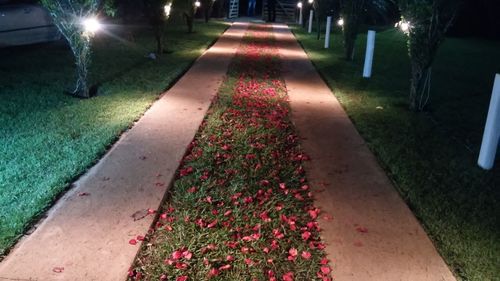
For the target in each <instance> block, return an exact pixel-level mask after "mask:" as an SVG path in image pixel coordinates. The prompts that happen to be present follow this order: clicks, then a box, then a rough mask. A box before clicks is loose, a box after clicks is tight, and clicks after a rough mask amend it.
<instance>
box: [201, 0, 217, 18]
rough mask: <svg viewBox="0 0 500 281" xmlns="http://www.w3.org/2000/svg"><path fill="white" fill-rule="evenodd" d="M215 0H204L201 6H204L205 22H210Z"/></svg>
mask: <svg viewBox="0 0 500 281" xmlns="http://www.w3.org/2000/svg"><path fill="white" fill-rule="evenodd" d="M214 3H215V0H202V1H201V6H202V8H203V15H204V17H205V22H208V20H209V19H210V15H211V14H212V8H213V6H214Z"/></svg>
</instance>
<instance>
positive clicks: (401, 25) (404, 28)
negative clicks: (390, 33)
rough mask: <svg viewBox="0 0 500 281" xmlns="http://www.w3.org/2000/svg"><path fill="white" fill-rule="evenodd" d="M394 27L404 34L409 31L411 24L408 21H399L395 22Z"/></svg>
mask: <svg viewBox="0 0 500 281" xmlns="http://www.w3.org/2000/svg"><path fill="white" fill-rule="evenodd" d="M394 27H399V29H401V31H403V32H404V33H408V32H409V31H410V29H411V23H410V22H409V21H403V20H402V21H399V22H397V23H396V24H395V25H394Z"/></svg>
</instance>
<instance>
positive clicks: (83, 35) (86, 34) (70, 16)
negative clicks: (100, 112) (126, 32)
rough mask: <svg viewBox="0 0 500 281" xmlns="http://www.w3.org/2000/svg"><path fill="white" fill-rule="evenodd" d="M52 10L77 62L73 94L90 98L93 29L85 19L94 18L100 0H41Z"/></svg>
mask: <svg viewBox="0 0 500 281" xmlns="http://www.w3.org/2000/svg"><path fill="white" fill-rule="evenodd" d="M41 3H42V5H43V6H45V7H46V8H47V10H48V11H49V12H50V14H51V16H52V18H53V19H54V24H55V25H56V26H57V28H58V29H59V31H60V32H61V34H62V35H63V36H64V38H65V39H66V41H68V44H69V46H70V48H71V52H72V53H73V56H74V57H75V64H76V85H75V89H74V90H73V91H72V92H71V94H72V95H75V96H78V97H82V98H88V97H90V96H91V93H90V88H89V85H88V73H89V66H90V63H91V39H92V37H93V35H94V34H93V31H92V30H86V29H85V26H84V24H83V21H84V20H85V19H91V18H93V17H94V16H95V15H96V14H97V12H98V8H99V3H98V0H41Z"/></svg>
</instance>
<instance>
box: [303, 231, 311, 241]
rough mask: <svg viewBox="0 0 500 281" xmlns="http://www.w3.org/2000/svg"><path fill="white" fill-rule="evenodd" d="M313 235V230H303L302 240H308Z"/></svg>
mask: <svg viewBox="0 0 500 281" xmlns="http://www.w3.org/2000/svg"><path fill="white" fill-rule="evenodd" d="M310 237H311V232H309V231H304V232H302V240H304V241H306V240H308V239H309V238H310Z"/></svg>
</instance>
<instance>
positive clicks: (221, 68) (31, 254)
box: [0, 24, 247, 281]
mask: <svg viewBox="0 0 500 281" xmlns="http://www.w3.org/2000/svg"><path fill="white" fill-rule="evenodd" d="M246 28H247V24H233V26H232V27H231V28H230V29H228V30H227V31H226V32H225V33H224V34H223V35H222V36H221V37H220V39H219V40H218V41H217V42H216V43H215V44H214V45H213V46H212V47H211V48H210V49H209V50H207V51H206V52H205V53H204V54H203V55H202V56H201V57H200V58H199V59H198V60H197V61H196V62H195V64H194V65H193V66H192V67H191V68H190V69H189V71H188V72H187V73H186V74H185V75H184V76H183V77H182V78H181V79H180V80H179V81H178V82H177V83H176V84H175V85H174V86H173V87H172V88H171V89H170V90H169V91H167V92H166V93H165V94H164V95H163V96H162V97H161V98H160V99H159V100H158V101H156V102H155V103H154V105H153V106H152V107H151V108H150V109H149V110H148V111H147V112H146V113H145V115H144V116H143V117H142V118H141V119H140V120H139V121H138V122H137V123H136V125H135V126H134V127H133V128H132V129H130V130H129V131H128V132H126V133H124V134H123V135H122V137H121V138H120V140H119V141H118V142H117V143H116V144H115V145H114V146H113V148H112V149H111V150H110V151H109V152H108V153H107V154H106V155H105V156H104V158H103V159H102V160H101V161H100V162H99V163H98V164H96V165H95V166H94V167H92V168H91V169H90V170H89V171H88V172H87V173H86V174H85V175H84V176H82V177H81V178H80V179H79V180H78V181H77V182H76V183H75V187H74V188H73V189H72V190H70V191H69V192H68V193H66V194H65V195H64V196H63V197H62V198H61V199H60V200H59V201H58V202H57V203H56V205H55V206H54V207H53V208H52V209H51V210H50V211H49V213H48V217H47V218H46V219H45V220H44V221H42V222H41V223H40V225H39V226H38V228H37V229H36V231H35V232H34V233H32V234H31V235H29V236H26V237H25V238H23V239H22V240H21V241H20V242H19V243H18V244H17V245H16V247H15V248H14V249H13V251H12V252H11V253H10V254H9V255H8V256H7V257H6V258H5V260H4V261H3V262H2V263H0V280H5V279H6V280H41V281H50V280H85V281H90V280H99V281H104V280H125V279H126V274H127V270H128V268H129V267H130V265H131V264H132V262H133V260H134V258H135V255H136V253H137V251H138V250H139V248H140V241H139V243H137V245H130V244H129V240H131V239H134V238H137V236H138V235H144V234H145V233H146V232H147V231H148V229H149V227H150V226H151V223H152V221H153V215H147V210H148V209H157V208H158V207H159V205H160V203H161V200H162V199H163V197H164V194H165V192H166V190H167V188H168V186H169V184H170V183H171V181H172V180H173V178H174V175H175V171H176V170H177V168H178V166H179V163H180V161H181V159H182V157H183V155H184V153H185V151H186V149H187V147H188V145H189V143H190V142H191V141H192V139H193V138H194V136H195V134H196V132H197V131H198V128H199V126H200V124H201V122H202V121H203V118H204V117H205V114H206V112H207V110H208V108H209V106H210V104H211V101H212V99H213V97H214V96H215V95H216V94H217V91H218V88H219V86H220V85H221V83H222V81H223V78H224V76H225V75H226V71H227V68H228V65H229V62H230V60H231V58H232V57H233V56H234V54H235V52H236V49H237V48H238V46H239V43H240V41H241V38H242V36H243V34H244V31H245V30H246ZM200 85H201V86H200ZM134 214H135V215H134ZM133 215H134V217H135V219H136V220H134V218H133V217H132V216H133Z"/></svg>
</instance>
